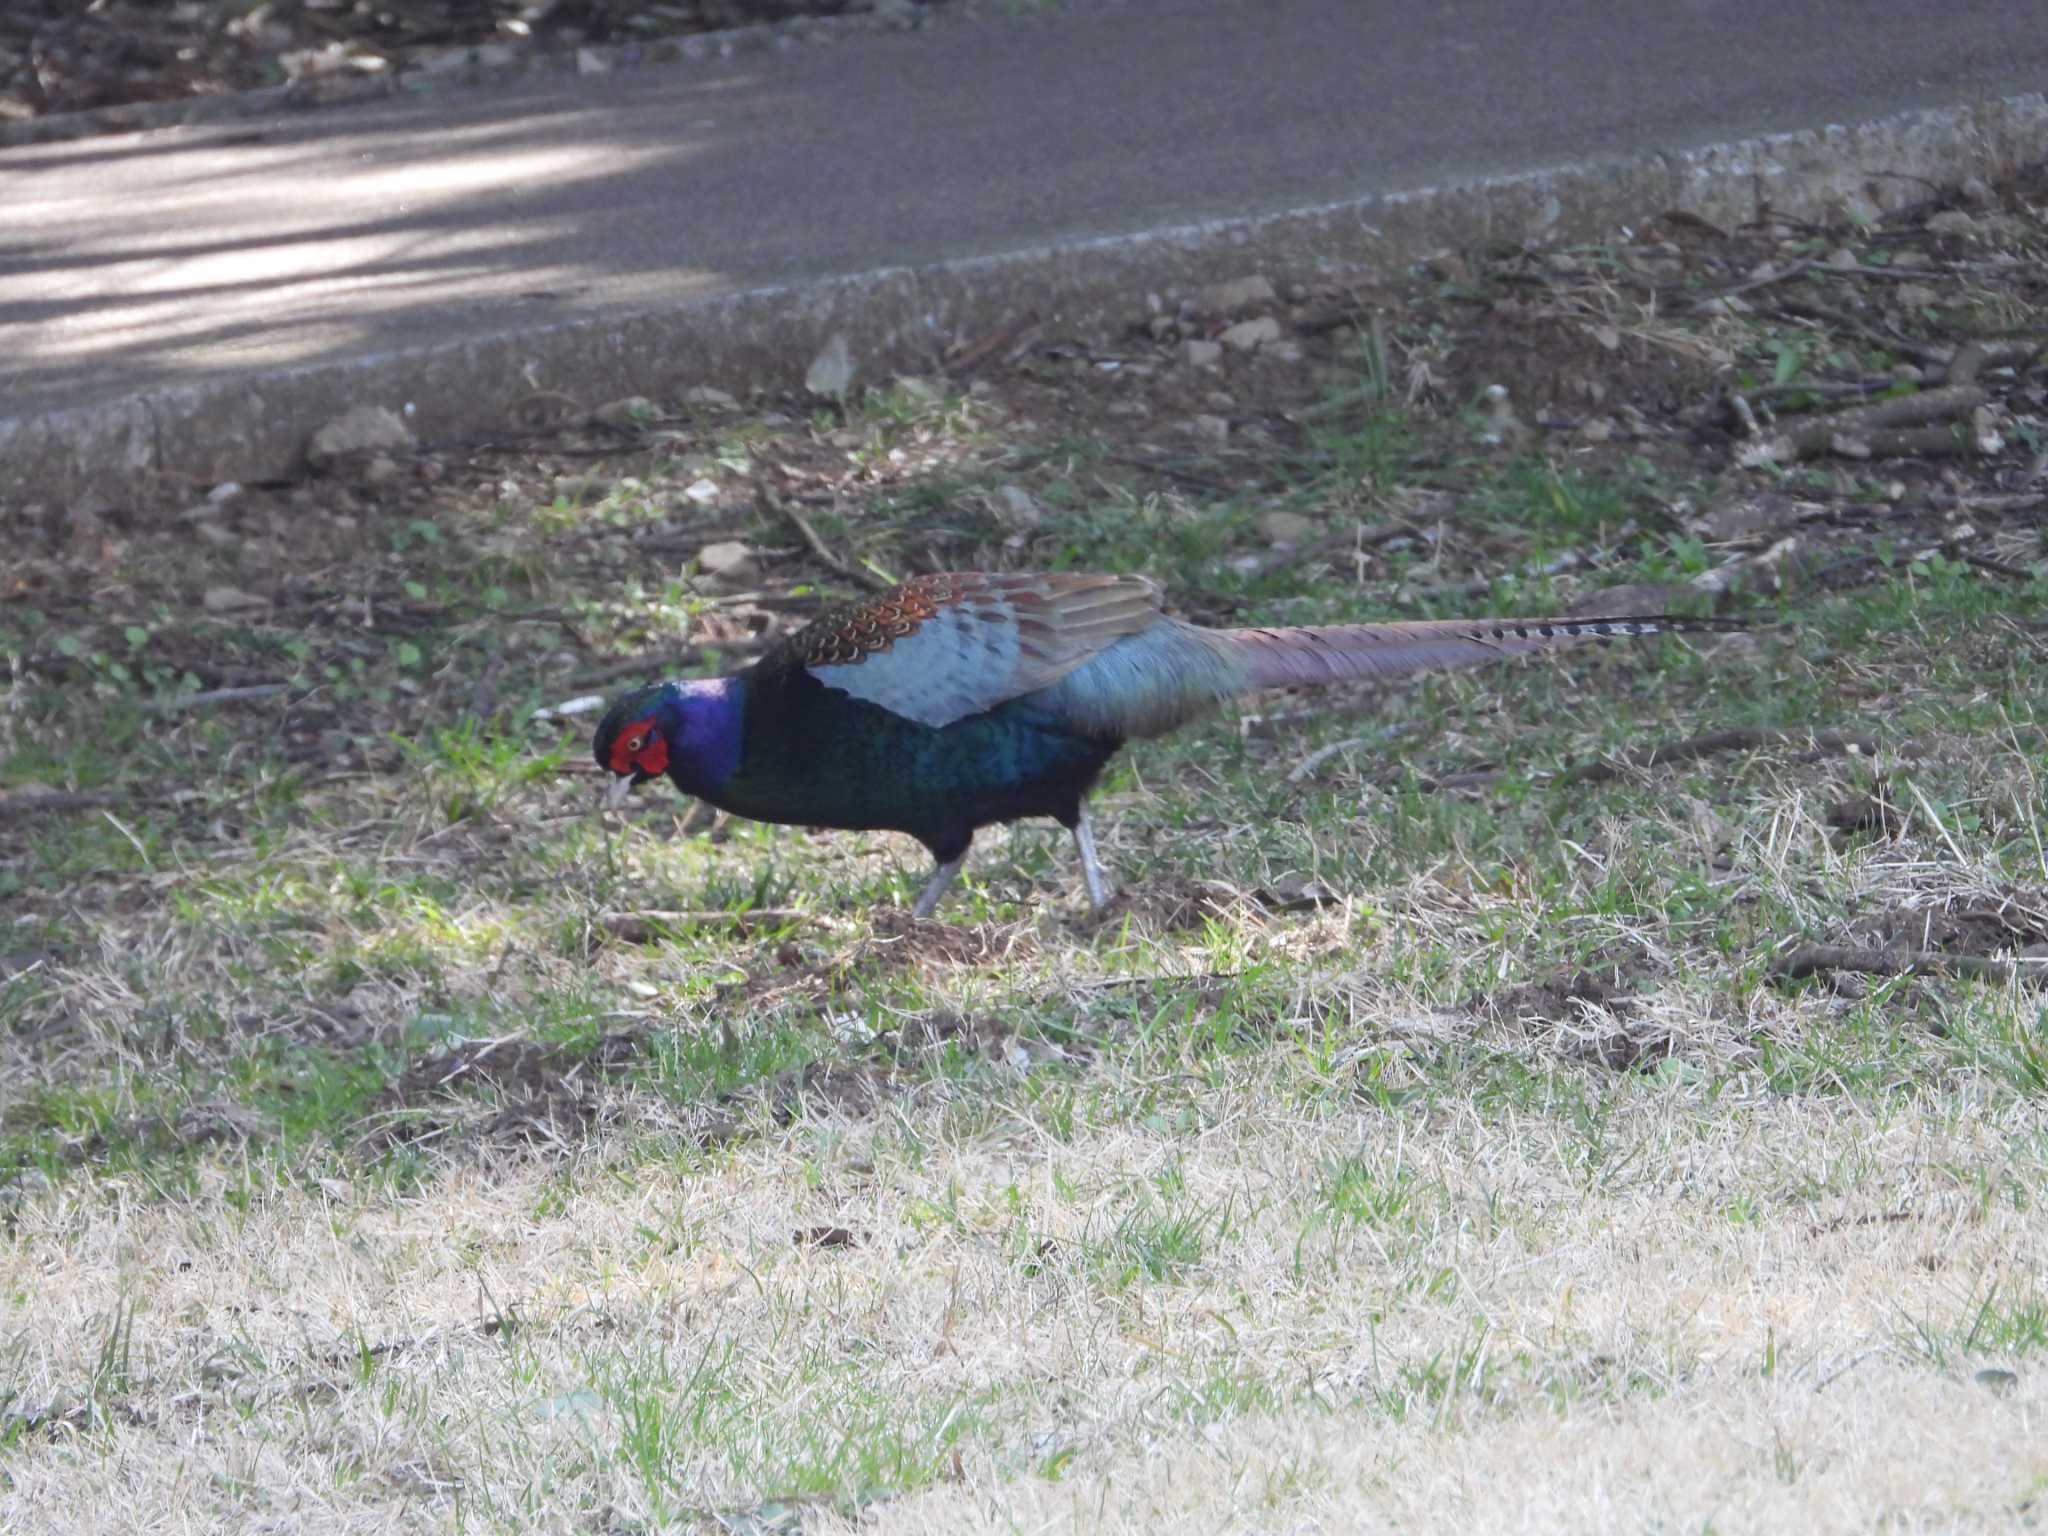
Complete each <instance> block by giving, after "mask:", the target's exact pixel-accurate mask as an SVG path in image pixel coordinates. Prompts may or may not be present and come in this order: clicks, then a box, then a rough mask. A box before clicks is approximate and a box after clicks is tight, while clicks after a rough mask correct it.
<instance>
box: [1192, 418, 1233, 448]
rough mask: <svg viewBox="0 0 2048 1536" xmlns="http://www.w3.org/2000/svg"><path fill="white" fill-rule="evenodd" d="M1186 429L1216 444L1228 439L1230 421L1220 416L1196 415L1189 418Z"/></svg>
mask: <svg viewBox="0 0 2048 1536" xmlns="http://www.w3.org/2000/svg"><path fill="white" fill-rule="evenodd" d="M1188 430H1189V431H1190V432H1192V433H1194V434H1195V436H1197V437H1200V438H1205V439H1207V440H1208V441H1209V442H1212V443H1215V444H1217V445H1218V446H1221V445H1222V444H1224V443H1226V442H1228V441H1229V440H1230V422H1229V420H1228V419H1227V418H1225V417H1222V416H1207V415H1204V416H1196V417H1193V418H1191V419H1190V420H1189V422H1188Z"/></svg>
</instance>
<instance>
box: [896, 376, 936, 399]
mask: <svg viewBox="0 0 2048 1536" xmlns="http://www.w3.org/2000/svg"><path fill="white" fill-rule="evenodd" d="M896 388H897V389H898V390H900V391H901V392H902V393H904V394H905V395H908V396H909V397H910V398H911V399H912V400H915V401H916V402H917V403H918V404H919V405H937V404H939V403H940V402H941V401H942V400H944V399H945V398H946V392H945V390H944V389H942V388H940V386H938V385H937V384H934V383H933V382H932V381H931V380H930V379H927V378H925V377H924V376H923V375H922V374H916V373H899V374H897V375H896Z"/></svg>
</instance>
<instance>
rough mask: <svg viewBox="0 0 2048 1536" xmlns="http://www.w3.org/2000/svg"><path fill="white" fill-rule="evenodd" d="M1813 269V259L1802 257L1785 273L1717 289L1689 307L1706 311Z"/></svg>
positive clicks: (1771, 273)
mask: <svg viewBox="0 0 2048 1536" xmlns="http://www.w3.org/2000/svg"><path fill="white" fill-rule="evenodd" d="M1813 267H1814V261H1813V258H1812V257H1810V256H1802V257H1801V258H1800V259H1799V260H1797V261H1795V262H1793V263H1792V264H1791V265H1790V266H1788V267H1786V268H1785V269H1784V270H1783V271H1780V272H1763V273H1759V274H1758V275H1757V276H1755V277H1751V278H1748V279H1746V280H1745V281H1743V282H1739V283H1736V284H1734V285H1733V286H1731V287H1727V288H1717V289H1715V290H1714V291H1713V292H1712V293H1707V294H1702V295H1701V296H1700V297H1699V298H1697V299H1694V300H1693V301H1692V303H1691V305H1690V306H1689V307H1690V308H1692V309H1696V310H1697V309H1705V308H1707V307H1708V306H1709V305H1712V304H1718V303H1720V302H1721V301H1722V300H1723V299H1732V298H1735V297H1736V296H1737V295H1738V294H1744V293H1754V292H1756V291H1757V289H1759V288H1768V287H1770V286H1771V285H1772V284H1774V283H1789V282H1790V281H1791V280H1792V279H1793V278H1795V277H1804V276H1805V275H1806V274H1807V273H1808V272H1810V271H1812V270H1813Z"/></svg>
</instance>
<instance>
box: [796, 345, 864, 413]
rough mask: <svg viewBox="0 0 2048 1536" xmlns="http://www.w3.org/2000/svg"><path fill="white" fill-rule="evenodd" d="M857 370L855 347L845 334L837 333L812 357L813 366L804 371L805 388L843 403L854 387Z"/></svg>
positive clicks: (823, 397) (825, 397)
mask: <svg viewBox="0 0 2048 1536" xmlns="http://www.w3.org/2000/svg"><path fill="white" fill-rule="evenodd" d="M855 372H856V370H855V368H854V362H853V348H852V347H850V346H848V345H847V342H846V338H845V337H844V336H841V335H835V336H834V337H833V338H832V339H831V340H830V341H828V342H826V343H825V345H824V348H823V350H821V351H820V352H819V353H818V355H817V356H816V357H814V358H812V359H811V366H810V367H809V368H808V369H806V370H805V372H804V388H805V389H807V390H809V391H810V392H811V393H812V394H814V395H817V396H819V397H821V398H822V399H826V400H836V401H840V402H842V403H843V402H844V401H845V399H846V392H847V391H848V390H849V389H851V388H852V387H853V379H854V374H855Z"/></svg>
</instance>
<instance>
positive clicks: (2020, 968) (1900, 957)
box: [1771, 944, 2048, 982]
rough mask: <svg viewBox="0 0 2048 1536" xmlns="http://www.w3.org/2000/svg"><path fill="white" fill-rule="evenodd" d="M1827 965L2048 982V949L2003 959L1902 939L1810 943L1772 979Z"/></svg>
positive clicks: (1871, 972)
mask: <svg viewBox="0 0 2048 1536" xmlns="http://www.w3.org/2000/svg"><path fill="white" fill-rule="evenodd" d="M1824 971H1850V972H1854V973H1855V974H1857V975H1860V976H1968V977H1971V978H1973V979H1975V980H1978V981H2004V982H2010V981H2015V980H2022V979H2023V980H2027V981H2035V982H2048V954H2043V955H2033V954H2027V955H2021V956H2018V957H2017V958H2015V959H2011V960H2000V959H1997V958H1995V957H1994V956H1991V955H1968V954H1964V955H1957V954H1949V953H1947V952H1946V951H1943V950H1938V949H1912V948H1908V947H1907V946H1905V945H1901V944H1891V945H1887V946H1886V947H1884V948H1883V949H1862V948H1859V947H1857V946H1855V945H1853V944H1804V945H1801V946H1800V947H1799V948H1798V949H1795V950H1793V951H1792V952H1791V953H1790V954H1789V955H1786V956H1785V957H1784V959H1782V960H1780V961H1779V962H1778V963H1777V964H1776V965H1774V966H1773V967H1771V980H1772V981H1781V982H1782V981H1804V980H1805V979H1806V978H1807V977H1809V976H1818V975H1820V974H1821V973H1822V972H1824Z"/></svg>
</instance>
